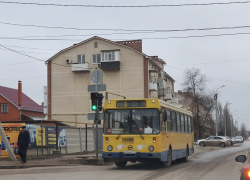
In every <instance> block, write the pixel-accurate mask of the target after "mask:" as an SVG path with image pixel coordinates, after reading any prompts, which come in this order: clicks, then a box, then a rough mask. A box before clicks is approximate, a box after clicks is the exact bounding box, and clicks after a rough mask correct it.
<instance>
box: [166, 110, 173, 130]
mask: <svg viewBox="0 0 250 180" xmlns="http://www.w3.org/2000/svg"><path fill="white" fill-rule="evenodd" d="M167 130H168V132H171V131H172V120H171V112H170V111H169V110H168V111H167Z"/></svg>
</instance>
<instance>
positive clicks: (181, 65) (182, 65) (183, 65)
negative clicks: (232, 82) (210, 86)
mask: <svg viewBox="0 0 250 180" xmlns="http://www.w3.org/2000/svg"><path fill="white" fill-rule="evenodd" d="M249 60H250V58H248V59H236V60H226V61H213V62H205V63H196V64H184V65H177V66H171V65H168V67H182V66H197V65H203V64H214V63H216V64H217V63H224V62H235V61H249Z"/></svg>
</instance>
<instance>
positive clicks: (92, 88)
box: [88, 84, 106, 92]
mask: <svg viewBox="0 0 250 180" xmlns="http://www.w3.org/2000/svg"><path fill="white" fill-rule="evenodd" d="M97 91H106V84H99V85H97ZM88 92H96V89H95V85H89V86H88Z"/></svg>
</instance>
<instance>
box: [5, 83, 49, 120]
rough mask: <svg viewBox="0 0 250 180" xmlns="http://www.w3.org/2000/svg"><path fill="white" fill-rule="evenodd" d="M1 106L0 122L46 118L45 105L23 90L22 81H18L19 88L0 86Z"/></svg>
mask: <svg viewBox="0 0 250 180" xmlns="http://www.w3.org/2000/svg"><path fill="white" fill-rule="evenodd" d="M0 107H1V111H0V122H7V121H34V120H42V119H44V118H45V115H44V113H43V107H42V106H41V105H39V104H37V103H36V102H35V101H33V100H32V99H31V98H29V97H28V96H27V95H25V94H24V93H23V92H22V82H21V81H18V89H12V88H8V87H4V86H0Z"/></svg>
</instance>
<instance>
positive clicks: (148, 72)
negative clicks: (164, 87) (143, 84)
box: [148, 59, 151, 98]
mask: <svg viewBox="0 0 250 180" xmlns="http://www.w3.org/2000/svg"><path fill="white" fill-rule="evenodd" d="M148 98H151V97H150V94H149V59H148Z"/></svg>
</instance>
